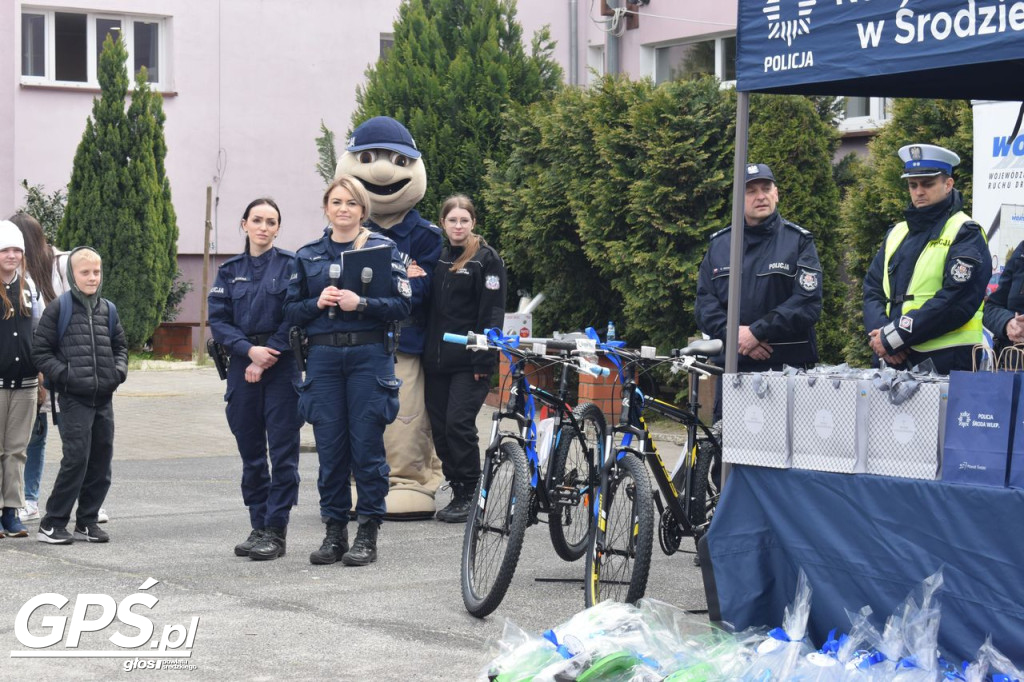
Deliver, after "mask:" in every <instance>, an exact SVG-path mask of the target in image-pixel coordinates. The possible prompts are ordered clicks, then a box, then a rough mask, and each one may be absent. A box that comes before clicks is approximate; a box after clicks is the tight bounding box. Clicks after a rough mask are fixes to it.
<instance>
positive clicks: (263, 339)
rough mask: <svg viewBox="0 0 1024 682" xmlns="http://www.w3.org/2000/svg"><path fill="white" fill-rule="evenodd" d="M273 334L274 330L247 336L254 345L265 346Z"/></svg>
mask: <svg viewBox="0 0 1024 682" xmlns="http://www.w3.org/2000/svg"><path fill="white" fill-rule="evenodd" d="M273 335H274V332H266V333H265V334H251V335H250V336H248V337H246V338H248V339H249V343H251V344H252V345H254V346H265V345H267V341H269V340H270V337H271V336H273Z"/></svg>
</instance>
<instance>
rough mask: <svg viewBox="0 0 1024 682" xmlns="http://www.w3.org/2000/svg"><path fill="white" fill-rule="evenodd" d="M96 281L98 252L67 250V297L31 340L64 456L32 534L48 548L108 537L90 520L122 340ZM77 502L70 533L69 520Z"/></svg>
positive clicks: (105, 475)
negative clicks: (54, 405)
mask: <svg viewBox="0 0 1024 682" xmlns="http://www.w3.org/2000/svg"><path fill="white" fill-rule="evenodd" d="M101 280H102V261H101V259H100V255H99V254H98V253H96V251H94V250H93V249H91V248H89V247H87V246H82V247H79V248H77V249H75V250H73V251H72V252H71V256H70V257H69V258H68V282H70V284H71V292H70V293H71V296H70V298H68V297H66V296H64V297H58V298H56V299H54V300H53V301H51V302H50V304H49V305H48V306H46V310H45V311H43V316H42V318H41V319H40V320H39V326H38V327H37V328H36V333H35V338H34V340H33V345H32V359H33V360H34V361H35V364H36V367H38V368H39V371H40V372H42V373H43V375H44V376H45V377H46V378H47V380H48V381H49V383H50V387H51V390H53V391H56V392H57V393H58V395H59V398H58V400H59V404H60V422H59V427H60V437H61V441H63V444H64V457H63V459H61V463H60V471H59V472H58V473H57V480H56V482H55V483H54V484H53V492H52V493H51V494H50V497H49V499H48V500H47V501H46V516H44V517H43V519H42V521H40V522H39V533H38V535H37V536H36V539H37V540H39V541H40V542H46V543H49V544H54V545H69V544H71V542H72V541H73V540H75V539H77V540H84V541H86V542H107V541H108V540H109V539H110V538H109V536H108V535H107V534H106V533H105V532H104V531H103V530H101V529H100V527H99V526H98V525H97V523H96V519H97V515H98V514H99V510H100V507H101V506H102V505H103V500H104V498H106V496H107V491H108V490H109V489H110V462H111V459H113V455H114V408H113V394H114V391H115V390H117V387H118V386H120V385H121V384H122V383H123V382H124V380H125V378H126V377H127V376H128V345H127V343H126V342H125V337H124V330H123V329H122V328H121V324H120V322H118V321H117V320H116V317H115V318H114V320H111V319H110V317H111V316H112V315H113V316H116V311H115V309H114V307H113V305H112V304H111V303H110V302H109V301H107V300H106V299H105V298H101V297H100V282H101ZM66 302H69V303H71V306H72V308H71V316H70V320H69V321H68V324H67V328H66V329H60V328H59V327H60V326H61V325H60V308H61V305H62V304H64V303H66ZM65 314H66V313H65ZM76 502H77V503H78V512H77V515H76V521H75V533H74V535H73V536H72V534H71V533H69V532H68V530H67V524H68V521H69V520H70V518H71V510H72V508H73V507H74V506H75V503H76Z"/></svg>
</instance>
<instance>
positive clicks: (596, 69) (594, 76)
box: [587, 45, 604, 85]
mask: <svg viewBox="0 0 1024 682" xmlns="http://www.w3.org/2000/svg"><path fill="white" fill-rule="evenodd" d="M603 76H604V45H588V46H587V84H588V85H593V84H594V83H596V82H597V81H599V80H601V78H602V77H603Z"/></svg>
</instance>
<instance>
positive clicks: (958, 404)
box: [942, 372, 1021, 487]
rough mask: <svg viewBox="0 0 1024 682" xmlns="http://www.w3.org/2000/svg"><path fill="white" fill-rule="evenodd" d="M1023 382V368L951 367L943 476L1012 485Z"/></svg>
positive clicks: (979, 483)
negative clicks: (1011, 465)
mask: <svg viewBox="0 0 1024 682" xmlns="http://www.w3.org/2000/svg"><path fill="white" fill-rule="evenodd" d="M1020 386H1021V382H1020V374H1019V373H1017V372H950V374H949V407H948V409H947V411H946V444H945V447H944V448H943V451H942V480H943V481H951V482H954V483H970V484H973V485H990V486H997V487H1004V486H1006V476H1007V472H1008V468H1009V467H1008V463H1009V459H1010V449H1011V446H1012V444H1013V435H1014V434H1013V431H1014V428H1013V425H1014V415H1016V413H1017V404H1018V402H1019V399H1018V398H1019V397H1018V394H1019V392H1020Z"/></svg>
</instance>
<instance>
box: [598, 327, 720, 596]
mask: <svg viewBox="0 0 1024 682" xmlns="http://www.w3.org/2000/svg"><path fill="white" fill-rule="evenodd" d="M721 349H722V342H721V341H717V340H712V341H697V342H695V343H693V344H691V345H689V346H687V347H686V348H683V349H679V350H675V351H672V353H671V354H670V355H668V356H657V355H655V352H654V349H653V348H651V349H642V350H630V349H626V348H621V347H615V346H612V345H607V344H603V345H602V347H601V352H604V353H605V354H606V355H607V357H609V358H613V359H614V360H615V361H616V362H617V364H618V365H619V379H620V382H621V384H622V412H621V415H620V420H619V424H618V425H617V426H615V427H613V429H612V430H611V432H610V433H609V434H608V437H607V441H606V446H605V451H606V452H607V453H608V454H609V456H608V457H607V458H606V459H605V461H604V462H603V464H602V466H601V473H600V483H599V488H598V502H597V504H596V505H595V508H594V510H595V513H597V514H598V518H597V524H596V527H595V530H594V534H593V542H592V544H591V550H590V552H588V554H587V563H586V579H585V585H586V588H585V590H584V591H585V595H586V604H587V606H592V605H594V604H596V603H598V602H600V601H604V600H608V599H611V600H615V601H623V602H635V601H637V600H638V599H640V598H641V597H642V596H643V595H644V592H645V591H646V589H647V577H648V574H649V572H650V563H651V548H652V544H653V535H654V508H655V507H657V510H658V513H659V515H660V517H661V522H660V524H659V532H658V539H659V541H660V544H661V549H662V551H663V552H664V553H665V554H666V555H671V554H674V553H675V552H676V551H677V550H678V549H679V546H680V543H681V541H682V539H683V538H684V537H693V538H694V541H695V542H696V541H698V540H699V539H700V537H701V536H702V535H703V534H704V533H705V532H706V530H707V528H708V525H709V524H710V522H711V517H712V515H713V514H714V509H715V506H716V504H717V503H718V486H717V484H716V481H715V480H714V479H715V478H717V476H716V475H713V472H712V468H713V466H714V465H715V463H721V457H722V446H721V437H720V435H719V434H716V433H715V432H713V431H712V429H710V428H709V427H708V426H707V425H706V424H704V422H703V421H701V419H700V417H699V416H698V412H699V410H700V403H699V401H698V395H697V380H698V378H699V377H700V376H701V375H719V374H721V373H722V370H721V368H718V367H715V366H713V365H709V364H708V358H709V357H710V356H713V355H716V354H718V353H719V352H721ZM665 363H671V365H672V369H673V370H674V371H686V372H688V373H689V375H690V376H689V386H688V393H689V400H688V403H687V404H686V405H685V406H683V407H680V406H677V405H673V404H672V403H668V402H665V401H663V400H661V399H659V398H657V397H654V396H651V395H646V394H645V393H644V392H643V390H641V387H640V384H639V383H638V382H639V381H640V380H641V378H642V377H643V376H644V375H645V374H648V375H649V374H650V372H651V370H652V369H654V368H655V367H658V366H660V365H663V364H665ZM646 410H650V411H651V412H654V413H657V414H660V415H662V416H664V417H667V418H668V419H671V420H672V421H675V422H678V423H680V424H685V425H686V448H685V450H684V453H683V456H682V457H681V458H680V461H679V462H678V463H677V465H676V468H675V470H674V471H673V472H672V473H671V474H670V473H669V472H668V470H667V469H666V467H665V463H664V462H663V461H662V459H661V455H660V454H659V453H658V449H657V447H656V446H655V444H654V440H653V439H652V438H651V434H650V431H649V430H648V427H647V421H646V420H645V419H644V413H645V411H646ZM617 435H621V440H620V442H619V444H618V445H617V446H616V445H614V440H615V439H616V436H617ZM648 470H650V473H651V476H653V480H654V482H655V484H656V485H657V493H655V492H654V490H653V489H652V486H651V477H649V476H648Z"/></svg>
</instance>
